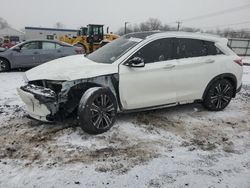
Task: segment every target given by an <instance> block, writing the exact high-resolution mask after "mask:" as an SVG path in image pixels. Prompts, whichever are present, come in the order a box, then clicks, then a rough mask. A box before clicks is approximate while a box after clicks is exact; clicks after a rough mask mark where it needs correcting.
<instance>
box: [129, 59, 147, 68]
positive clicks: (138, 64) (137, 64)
mask: <svg viewBox="0 0 250 188" xmlns="http://www.w3.org/2000/svg"><path fill="white" fill-rule="evenodd" d="M126 65H127V66H130V67H145V63H144V60H143V59H142V58H141V57H133V58H132V59H130V60H128V62H127V63H126Z"/></svg>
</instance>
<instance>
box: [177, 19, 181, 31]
mask: <svg viewBox="0 0 250 188" xmlns="http://www.w3.org/2000/svg"><path fill="white" fill-rule="evenodd" d="M176 23H177V31H179V30H180V26H181V22H180V21H177V22H176Z"/></svg>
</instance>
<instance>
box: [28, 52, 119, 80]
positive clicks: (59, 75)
mask: <svg viewBox="0 0 250 188" xmlns="http://www.w3.org/2000/svg"><path fill="white" fill-rule="evenodd" d="M117 72H118V68H117V66H116V65H113V64H104V63H95V62H93V61H91V60H89V59H87V58H85V57H84V56H83V55H73V56H67V57H64V58H60V59H56V60H53V61H50V62H48V63H44V64H42V65H40V66H38V67H35V68H33V69H31V70H29V71H27V72H26V77H27V79H28V80H29V81H31V80H69V81H70V80H78V79H84V78H92V77H96V76H101V75H106V74H113V73H117Z"/></svg>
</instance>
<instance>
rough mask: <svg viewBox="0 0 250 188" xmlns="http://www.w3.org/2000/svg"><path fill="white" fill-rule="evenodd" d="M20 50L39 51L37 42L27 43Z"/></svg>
mask: <svg viewBox="0 0 250 188" xmlns="http://www.w3.org/2000/svg"><path fill="white" fill-rule="evenodd" d="M21 48H22V50H34V49H39V42H35V41H34V42H28V43H26V44H24V45H23V46H22V47H21Z"/></svg>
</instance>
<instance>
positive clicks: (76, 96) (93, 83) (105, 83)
mask: <svg viewBox="0 0 250 188" xmlns="http://www.w3.org/2000/svg"><path fill="white" fill-rule="evenodd" d="M70 85H71V87H70V88H69V89H68V91H67V96H68V100H67V102H66V104H65V105H64V108H65V109H71V111H70V112H72V111H73V110H74V109H75V108H76V107H77V106H78V104H79V101H80V99H81V97H82V95H83V94H84V93H85V92H86V91H87V90H88V89H90V88H92V87H105V88H108V89H109V90H110V91H111V92H112V93H113V95H114V96H115V98H116V101H117V106H118V107H119V108H120V107H121V106H120V105H121V102H120V97H119V90H118V74H110V75H103V76H98V77H94V78H89V79H83V80H77V81H72V83H71V84H70Z"/></svg>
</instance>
